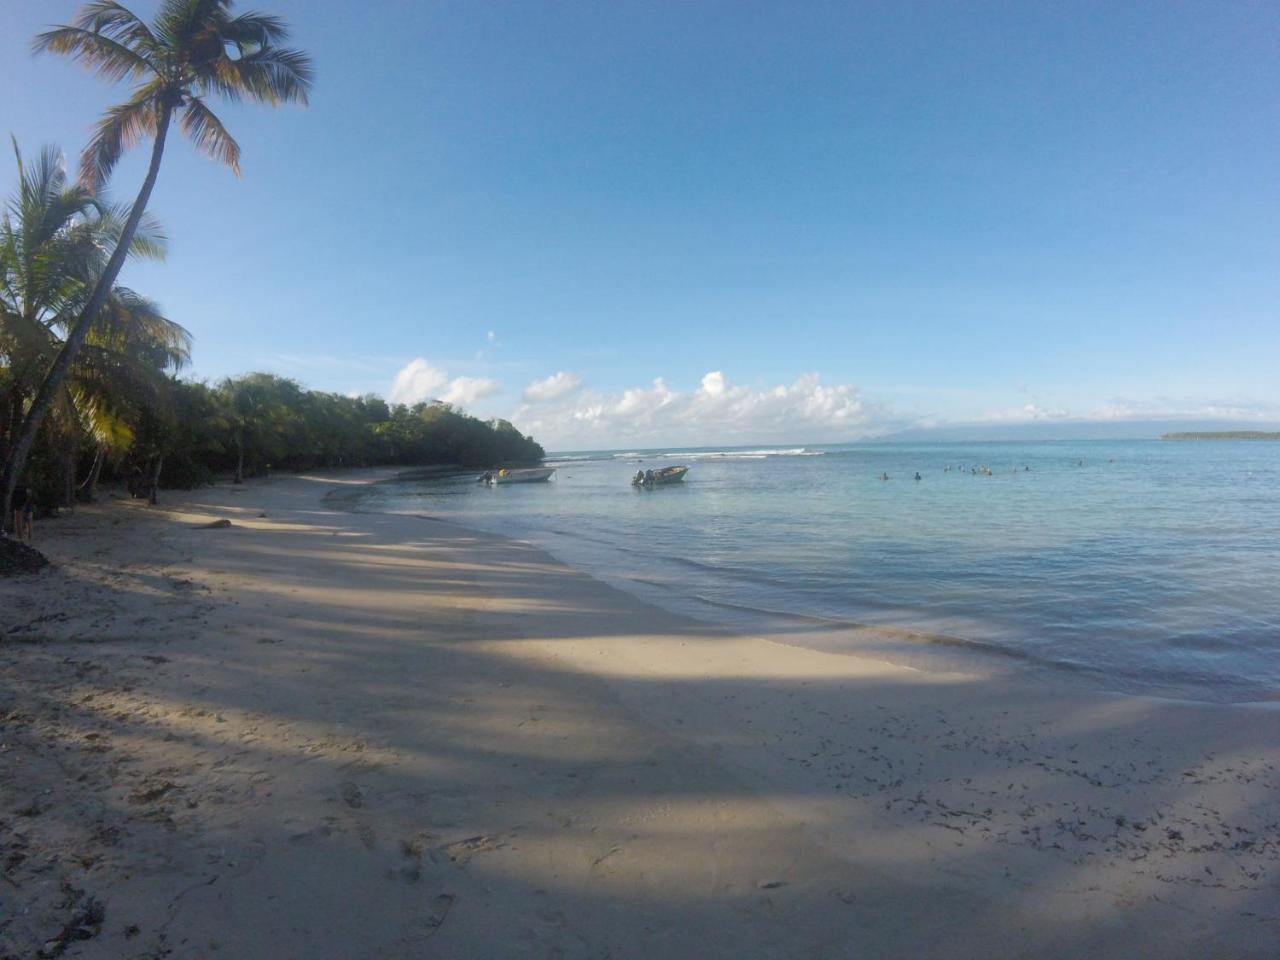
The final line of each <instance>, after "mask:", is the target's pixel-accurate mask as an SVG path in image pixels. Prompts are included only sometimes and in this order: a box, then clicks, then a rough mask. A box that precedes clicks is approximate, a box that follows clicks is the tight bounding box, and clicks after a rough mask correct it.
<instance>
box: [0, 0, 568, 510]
mask: <svg viewBox="0 0 1280 960" xmlns="http://www.w3.org/2000/svg"><path fill="white" fill-rule="evenodd" d="M234 6H235V4H234V2H233V0H162V2H161V3H160V4H159V7H158V9H157V11H156V14H155V16H154V17H153V18H152V20H151V21H150V22H149V23H148V22H146V21H144V20H143V19H141V18H139V17H138V16H136V15H135V14H133V13H132V12H131V11H129V10H128V9H127V8H126V7H125V6H123V5H122V4H120V3H118V2H115V0H92V2H89V3H86V4H84V6H83V7H82V8H81V9H80V12H79V15H78V16H77V18H76V19H75V20H74V22H73V23H71V24H66V25H62V26H57V27H53V28H51V29H49V30H48V31H46V32H44V33H42V34H40V35H39V36H38V37H36V39H35V42H34V44H33V49H34V51H35V52H36V53H45V52H48V53H54V54H61V55H64V56H67V57H70V58H71V59H73V60H76V61H78V62H79V63H80V64H82V65H83V66H85V67H86V68H88V69H89V70H91V71H92V72H94V73H96V74H97V75H98V76H99V77H101V78H103V79H104V80H107V81H111V82H116V81H122V80H124V81H130V82H131V83H132V84H133V86H132V89H131V91H130V95H129V97H128V98H127V99H126V100H125V101H123V102H122V103H119V104H117V105H115V106H113V107H110V108H109V109H108V110H107V111H106V113H105V114H104V115H103V117H102V118H101V120H100V121H99V122H98V124H97V125H96V127H95V128H94V134H93V136H92V138H91V140H90V142H89V144H88V145H87V146H86V147H85V149H84V151H83V152H82V154H81V156H80V165H79V171H78V178H77V179H76V180H75V181H74V182H73V181H72V180H71V178H70V177H69V175H68V174H67V172H66V169H65V167H64V165H63V163H62V159H61V154H60V153H59V151H58V150H56V149H55V148H52V147H46V148H44V149H43V150H41V151H39V153H38V154H36V155H34V156H32V157H27V156H24V154H23V153H22V151H21V150H20V148H19V146H18V144H17V142H16V141H15V142H14V144H13V149H14V153H15V156H16V158H17V169H18V183H17V185H16V187H15V188H14V190H13V192H12V194H11V196H10V198H9V202H8V204H7V205H6V208H5V210H4V214H3V218H2V219H0V464H2V466H3V483H2V485H0V486H2V488H0V493H2V494H3V511H4V512H3V517H4V518H5V521H6V522H7V521H8V520H9V518H10V504H11V502H12V499H13V494H14V491H15V489H16V488H17V486H18V484H19V483H20V482H23V483H26V484H27V485H28V487H30V488H32V489H33V490H34V491H35V494H36V498H37V499H38V500H40V501H42V502H43V503H44V504H45V505H56V504H69V503H71V502H73V501H74V500H75V499H76V498H77V497H81V498H92V496H93V494H94V490H95V488H96V486H97V484H98V483H99V482H101V481H102V480H104V479H110V478H113V477H121V476H123V477H127V478H129V479H130V480H131V481H132V485H133V488H134V489H135V490H138V489H147V490H150V491H152V492H154V490H155V488H156V487H157V486H158V485H160V484H169V485H175V486H190V485H194V484H198V483H201V482H204V481H205V480H207V479H208V478H209V477H211V476H212V475H213V474H214V473H217V472H220V471H227V472H232V473H234V476H235V478H236V480H237V481H239V480H241V479H243V477H244V476H245V475H246V474H253V473H258V472H261V471H263V470H266V469H269V468H272V467H276V468H286V469H295V468H306V467H313V466H358V465H370V464H391V463H398V464H436V463H456V464H459V465H461V466H484V467H487V466H493V465H495V464H498V463H502V462H512V463H517V462H528V461H532V460H537V459H540V458H541V457H542V455H543V451H542V448H541V447H539V446H538V445H537V444H536V443H534V442H533V441H532V440H531V439H529V438H527V437H525V436H523V435H522V434H521V433H520V432H519V431H518V430H516V429H515V428H514V427H513V426H511V424H509V423H507V422H506V421H502V420H495V421H490V422H487V423H486V422H482V421H480V420H477V419H476V418H474V417H470V416H467V415H466V414H464V413H462V412H460V411H458V410H455V409H453V408H452V407H450V406H448V405H446V404H441V403H426V404H417V405H414V406H404V405H397V406H388V405H387V404H386V403H385V402H384V401H382V400H381V399H379V398H377V397H374V396H368V397H360V398H351V397H346V396H341V395H337V394H329V393H321V392H316V391H311V390H306V389H304V388H303V387H301V386H300V385H299V384H297V383H295V382H294V381H292V380H288V379H285V378H281V377H276V376H273V375H271V374H266V373H254V374H249V375H247V376H244V377H239V378H234V379H228V380H225V381H223V382H221V383H218V384H215V385H209V384H205V383H197V382H188V381H183V380H180V379H178V374H179V373H180V372H181V370H182V369H183V368H184V367H185V366H186V365H187V364H188V363H189V361H190V357H191V336H190V334H189V333H188V332H187V331H186V330H185V329H183V328H182V327H181V326H180V325H179V324H177V323H176V322H174V321H173V320H172V319H170V318H168V317H166V316H165V315H164V313H163V311H162V309H161V308H160V306H159V305H158V304H156V303H155V302H153V301H151V300H149V299H148V298H147V297H145V296H144V295H142V294H140V293H138V292H136V291H133V290H131V289H129V288H127V287H124V286H122V285H120V284H119V283H117V280H118V277H119V275H120V272H121V269H122V268H123V266H124V265H125V263H126V262H127V261H128V260H129V259H130V258H135V257H147V258H153V259H159V258H163V256H164V252H165V236H164V232H163V229H162V228H161V227H160V225H159V223H158V222H156V220H155V219H154V218H152V217H151V216H149V215H148V214H147V211H146V207H147V203H148V201H149V199H150V196H151V192H152V189H153V188H154V186H155V183H156V179H157V177H158V175H159V172H160V167H161V162H162V159H163V156H164V149H165V144H166V140H167V136H168V133H169V132H170V130H171V128H172V127H174V126H175V125H176V126H177V128H178V129H179V130H180V131H181V132H182V133H183V134H184V135H185V136H186V138H187V139H188V140H190V141H191V143H192V144H193V145H194V146H195V147H196V149H198V150H200V151H201V152H203V153H205V154H207V155H209V156H211V157H212V158H214V159H215V160H218V161H220V162H222V163H224V164H225V165H226V166H228V167H230V169H231V170H232V172H234V173H236V174H237V175H238V174H239V162H240V147H239V144H237V143H236V141H235V139H234V138H233V137H232V136H231V134H230V133H229V132H228V130H227V129H226V127H225V126H224V125H223V123H222V121H221V120H220V119H219V118H218V116H217V115H216V114H215V113H214V112H213V111H212V109H211V108H210V106H209V102H208V101H209V98H210V97H212V96H219V97H221V98H223V99H225V100H229V101H232V102H239V101H250V102H256V103H262V104H266V105H270V106H277V105H280V104H285V103H292V104H298V105H305V104H306V103H307V100H308V96H309V92H310V89H311V85H312V80H313V69H312V64H311V60H310V58H309V57H308V56H307V55H306V54H305V53H302V52H300V51H298V50H294V49H291V48H288V47H286V46H284V45H283V44H284V42H285V41H286V40H287V38H288V29H287V27H286V26H285V24H284V22H283V21H282V20H281V19H280V18H279V17H276V16H273V15H270V14H262V13H254V12H246V13H237V12H235V11H234V10H233V7H234ZM148 140H149V141H150V143H151V158H150V163H149V165H148V168H147V173H146V175H145V177H144V179H143V182H142V185H141V187H140V188H139V190H138V193H137V195H136V197H135V199H134V200H133V202H132V203H130V204H127V205H120V204H115V203H113V202H111V201H110V200H109V199H108V198H107V196H106V194H105V185H106V183H107V181H108V179H109V178H110V176H111V173H112V171H113V170H114V169H115V167H116V164H117V163H118V161H119V160H120V157H121V156H122V155H123V154H124V152H125V151H126V150H128V149H129V148H131V147H133V146H135V145H137V144H139V143H141V142H144V141H148Z"/></svg>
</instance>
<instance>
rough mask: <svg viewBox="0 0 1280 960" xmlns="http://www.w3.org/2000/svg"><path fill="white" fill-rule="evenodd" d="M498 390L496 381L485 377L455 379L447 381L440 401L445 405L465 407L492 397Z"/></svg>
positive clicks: (498, 386)
mask: <svg viewBox="0 0 1280 960" xmlns="http://www.w3.org/2000/svg"><path fill="white" fill-rule="evenodd" d="M499 389H501V387H500V385H499V383H498V381H497V380H490V379H488V378H487V377H455V378H454V379H452V380H450V381H449V389H448V390H446V391H445V392H444V394H443V395H441V397H440V399H441V400H443V401H444V402H445V403H452V404H456V405H457V406H460V407H466V406H470V405H471V404H473V403H475V402H476V401H477V400H483V399H484V398H485V397H492V396H493V395H494V394H495V393H497V392H498V390H499Z"/></svg>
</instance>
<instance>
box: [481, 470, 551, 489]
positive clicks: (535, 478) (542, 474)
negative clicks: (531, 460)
mask: <svg viewBox="0 0 1280 960" xmlns="http://www.w3.org/2000/svg"><path fill="white" fill-rule="evenodd" d="M555 472H556V468H555V467H522V468H516V469H513V470H494V471H492V472H490V473H486V474H485V475H484V476H483V477H481V478H480V479H481V481H482V482H484V483H489V484H493V485H496V484H499V483H538V482H540V481H542V480H550V479H551V475H552V474H553V473H555Z"/></svg>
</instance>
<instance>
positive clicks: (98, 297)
mask: <svg viewBox="0 0 1280 960" xmlns="http://www.w3.org/2000/svg"><path fill="white" fill-rule="evenodd" d="M172 116H173V106H172V105H171V104H168V103H166V104H165V105H164V106H163V107H162V108H161V110H160V117H159V121H158V122H157V123H156V139H155V143H153V144H152V145H151V166H150V167H149V168H148V169H147V176H146V179H145V180H143V181H142V189H141V190H139V191H138V197H137V199H136V200H134V201H133V207H132V209H131V210H130V211H129V218H128V219H127V220H126V221H125V224H124V230H122V231H121V233H120V239H119V241H118V242H117V243H116V248H115V250H113V251H112V252H111V258H110V259H109V260H108V261H107V266H106V268H105V269H104V270H103V271H102V275H101V276H99V277H98V282H97V283H96V284H95V285H94V287H93V293H92V294H90V296H89V302H88V303H87V304H85V308H84V311H83V312H82V313H81V314H80V318H79V319H78V320H76V323H75V326H73V327H72V328H71V332H70V333H68V334H67V340H66V342H65V343H64V344H63V345H62V349H61V350H59V351H58V356H57V357H56V358H55V359H54V361H53V366H51V367H50V368H49V372H48V373H46V374H45V377H44V382H43V383H41V384H40V389H39V391H38V392H37V393H36V398H35V400H33V401H32V402H31V409H30V410H28V411H27V415H26V417H25V418H24V419H23V421H22V429H21V432H20V433H19V435H18V438H17V440H16V441H14V444H13V449H11V450H10V451H9V456H8V459H7V461H6V463H5V470H4V473H5V477H4V515H5V516H6V517H7V516H8V515H9V513H10V509H11V505H12V503H13V491H14V490H15V489H17V486H18V478H19V477H20V476H21V475H22V469H23V467H25V466H26V465H27V455H28V454H30V453H31V445H32V444H33V443H35V439H36V433H37V432H38V431H39V430H40V424H41V423H42V422H43V421H44V417H45V414H46V413H48V412H49V407H50V406H52V404H53V398H54V396H55V395H56V394H57V391H58V388H59V387H61V386H62V383H63V381H64V380H66V379H67V374H69V373H70V372H71V364H72V363H73V362H74V361H75V358H76V354H77V353H79V352H80V345H81V344H82V343H84V338H85V336H86V335H87V334H88V333H89V328H90V327H92V326H93V322H94V320H96V319H97V316H98V313H99V311H101V310H102V305H103V304H104V303H106V301H107V294H109V293H110V292H111V289H112V287H114V286H115V282H116V277H118V276H119V275H120V269H121V268H122V267H123V266H124V261H125V257H127V256H128V255H129V247H130V245H131V244H132V243H133V236H134V234H135V233H137V232H138V224H139V223H140V222H141V221H142V214H143V213H145V212H146V209H147V202H148V201H149V200H150V199H151V191H152V189H153V188H154V187H155V185H156V177H157V176H158V175H159V174H160V160H161V158H162V157H163V156H164V141H165V137H166V136H167V135H168V133H169V121H170V119H171V118H172Z"/></svg>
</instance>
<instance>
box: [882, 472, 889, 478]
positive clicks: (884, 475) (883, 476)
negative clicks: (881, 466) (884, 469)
mask: <svg viewBox="0 0 1280 960" xmlns="http://www.w3.org/2000/svg"><path fill="white" fill-rule="evenodd" d="M880 479H881V480H888V479H889V475H888V474H887V473H882V474H880Z"/></svg>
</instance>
